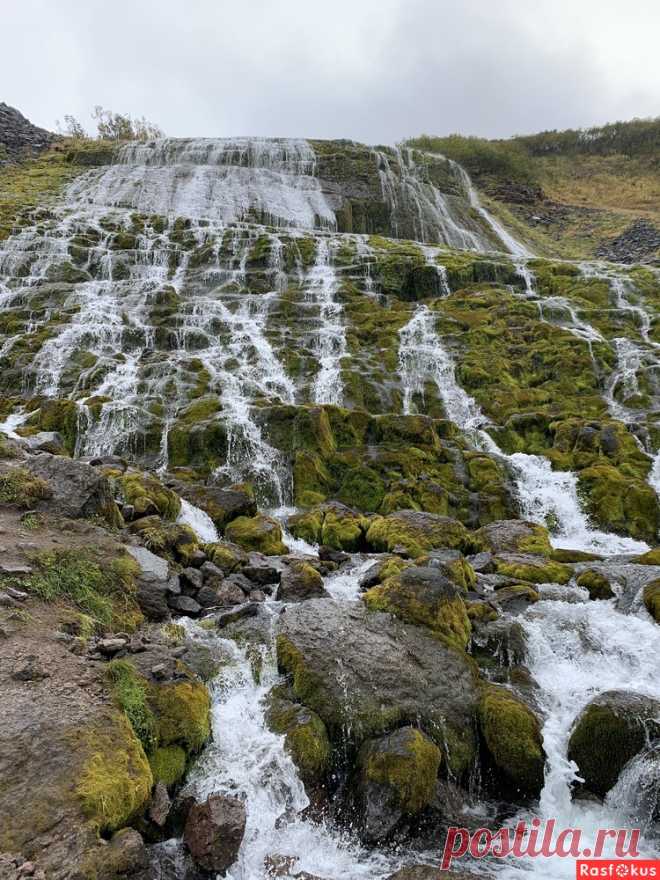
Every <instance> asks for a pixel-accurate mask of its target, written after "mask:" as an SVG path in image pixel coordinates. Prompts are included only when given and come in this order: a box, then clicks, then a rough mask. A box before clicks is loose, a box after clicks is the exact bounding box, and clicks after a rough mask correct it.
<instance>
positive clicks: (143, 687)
mask: <svg viewBox="0 0 660 880" xmlns="http://www.w3.org/2000/svg"><path fill="white" fill-rule="evenodd" d="M107 676H108V679H109V681H110V686H111V688H112V694H113V697H114V698H115V700H116V702H117V704H118V705H119V707H120V709H122V710H123V711H124V712H125V714H126V717H127V718H128V720H129V722H130V725H131V727H132V728H133V731H134V733H135V735H136V736H137V738H138V739H139V740H140V742H141V743H142V746H143V748H144V749H145V751H147V752H148V751H149V749H150V748H151V747H152V746H153V742H154V732H155V725H156V719H155V718H154V715H153V712H152V711H151V709H150V708H149V705H148V703H147V683H146V681H145V679H144V678H143V677H142V676H141V675H140V674H139V673H138V672H137V670H136V669H135V666H133V664H132V663H130V662H129V661H128V660H112V661H111V662H110V663H109V664H108V668H107Z"/></svg>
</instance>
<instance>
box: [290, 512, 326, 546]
mask: <svg viewBox="0 0 660 880" xmlns="http://www.w3.org/2000/svg"><path fill="white" fill-rule="evenodd" d="M324 519H325V513H324V511H323V508H321V507H315V508H313V509H312V510H308V511H306V512H305V513H297V514H294V515H293V516H292V517H290V518H289V520H288V522H287V528H288V530H289V531H290V532H291V534H292V535H293V536H294V538H301V539H302V540H303V541H307V542H308V543H309V544H320V543H321V529H322V527H323V520H324Z"/></svg>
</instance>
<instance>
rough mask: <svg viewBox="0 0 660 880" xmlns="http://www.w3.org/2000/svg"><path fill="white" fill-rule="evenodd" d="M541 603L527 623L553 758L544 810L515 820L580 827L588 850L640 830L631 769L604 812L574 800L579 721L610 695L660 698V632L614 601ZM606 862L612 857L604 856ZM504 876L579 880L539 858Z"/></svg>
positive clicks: (506, 868) (645, 851) (505, 869)
mask: <svg viewBox="0 0 660 880" xmlns="http://www.w3.org/2000/svg"><path fill="white" fill-rule="evenodd" d="M575 598H577V599H578V601H571V602H568V601H542V602H539V603H538V604H536V605H534V606H533V607H532V608H531V609H530V610H529V611H528V612H527V613H526V615H525V616H524V617H523V618H521V622H522V624H523V627H524V629H525V632H526V635H527V646H528V666H529V669H530V672H531V673H532V675H533V677H534V679H535V681H536V682H537V684H538V685H539V686H540V687H539V689H538V690H537V691H536V692H535V693H536V699H537V700H538V701H539V703H540V708H541V710H542V713H543V715H544V716H545V722H544V724H543V744H544V749H545V752H546V755H547V764H546V772H545V785H544V787H543V791H542V793H541V799H540V802H539V805H538V808H537V809H536V810H535V811H534V812H533V813H531V814H521V815H519V816H517V817H516V819H520V818H524V819H526V820H527V821H529V820H530V819H531V818H532V817H538V818H540V819H541V820H549V819H555V820H556V822H557V828H558V830H561V829H564V828H578V829H580V830H581V831H582V833H583V840H582V844H581V845H582V846H583V847H586V846H590V847H591V848H592V849H593V844H594V842H595V839H596V834H597V832H598V830H599V829H608V828H622V827H624V828H631V827H639V818H640V817H639V816H638V815H637V816H636V815H634V813H635V809H636V807H638V806H639V805H638V804H636V803H635V800H636V792H635V790H634V789H632V788H631V785H630V775H631V773H633V772H634V769H635V768H634V767H633V768H626V769H625V770H624V772H623V773H622V774H621V777H620V779H619V783H618V784H617V785H616V786H615V788H614V789H612V791H611V792H610V793H609V795H608V798H607V801H606V803H605V805H604V806H601V805H599V804H594V803H588V802H585V801H572V800H571V785H572V783H573V782H575V781H576V779H577V778H578V774H577V768H576V767H575V765H573V764H572V763H570V762H569V761H568V760H567V758H566V754H567V745H568V739H569V736H570V732H571V728H572V725H573V722H574V720H575V719H576V718H577V716H578V715H579V713H580V712H581V711H582V709H583V708H584V707H585V706H586V705H587V703H588V702H589V701H590V700H592V699H593V698H594V697H595V696H597V695H598V694H600V693H603V692H604V691H607V690H625V691H634V692H636V693H640V694H647V695H650V696H653V697H656V698H658V697H660V678H659V677H658V669H660V633H659V632H658V627H657V624H656V623H655V622H654V621H652V620H651V619H650V618H649V616H648V615H645V616H641V615H640V616H636V615H634V614H630V615H624V614H622V613H620V612H619V611H617V610H616V609H615V607H614V605H613V603H612V602H604V601H590V600H588V599H582V601H579V597H575ZM640 849H641V850H642V857H644V855H646V857H647V858H648V857H651V858H658V857H659V856H660V851H659V850H658V849H657V843H656V844H653V843H652V842H650V841H646V842H644V843H643V844H642V846H641V847H640ZM604 855H606V853H604ZM499 867H500V870H499V871H498V877H501V878H506V880H515V878H519V877H520V876H521V874H522V875H524V876H529V877H539V878H540V877H542V878H548V880H564V878H566V880H568V878H574V877H575V862H574V860H573V859H571V858H566V859H561V858H554V859H551V860H548V859H545V858H539V859H535V860H525V861H521V862H517V863H516V862H513V861H507V862H506V863H504V864H503V865H500V866H499Z"/></svg>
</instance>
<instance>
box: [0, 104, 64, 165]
mask: <svg viewBox="0 0 660 880" xmlns="http://www.w3.org/2000/svg"><path fill="white" fill-rule="evenodd" d="M54 139H55V135H54V134H52V132H50V131H46V129H45V128H39V127H38V126H36V125H33V124H32V123H31V122H30V120H29V119H26V118H25V116H23V114H22V113H20V112H19V111H18V110H16V109H15V108H14V107H10V106H9V104H5V103H4V102H0V144H3V145H4V147H5V149H6V151H7V154H8V155H9V156H11V157H12V158H13V159H18V158H20V157H21V156H24V155H26V154H27V155H30V154H31V153H37V152H39V151H40V150H43V149H45V148H46V147H47V146H48V145H49V144H50V143H51V142H52V141H53V140H54Z"/></svg>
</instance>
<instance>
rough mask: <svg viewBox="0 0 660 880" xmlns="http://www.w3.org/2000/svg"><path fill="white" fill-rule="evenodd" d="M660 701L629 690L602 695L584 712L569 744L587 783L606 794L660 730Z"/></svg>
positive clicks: (569, 757)
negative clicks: (659, 720)
mask: <svg viewBox="0 0 660 880" xmlns="http://www.w3.org/2000/svg"><path fill="white" fill-rule="evenodd" d="M659 718H660V703H658V701H657V700H653V699H651V698H650V697H644V696H641V695H639V694H634V693H628V692H626V691H607V692H606V693H603V694H600V695H599V696H598V697H596V698H595V699H594V700H592V701H591V702H590V703H589V705H588V706H587V707H586V708H585V709H584V710H583V711H582V712H581V714H580V715H579V717H578V718H577V719H576V721H575V726H574V727H573V731H572V733H571V738H570V740H569V743H568V759H569V761H575V763H576V764H577V766H578V770H579V773H580V776H581V777H582V778H583V779H584V786H585V787H586V788H587V789H588V790H589V791H590V792H593V793H594V794H596V795H598V796H599V797H604V796H605V795H606V794H607V792H608V791H609V790H610V789H611V788H612V786H613V785H614V783H615V782H616V781H617V778H618V776H619V773H620V772H621V770H622V769H623V768H624V766H625V765H626V764H627V763H628V761H629V760H630V759H631V758H632V757H634V755H636V754H637V753H638V752H639V751H640V750H641V749H642V748H643V747H644V746H645V744H646V743H647V742H648V741H649V739H650V738H652V737H655V736H658V734H659V733H660V724H659V722H658V719H659Z"/></svg>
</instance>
